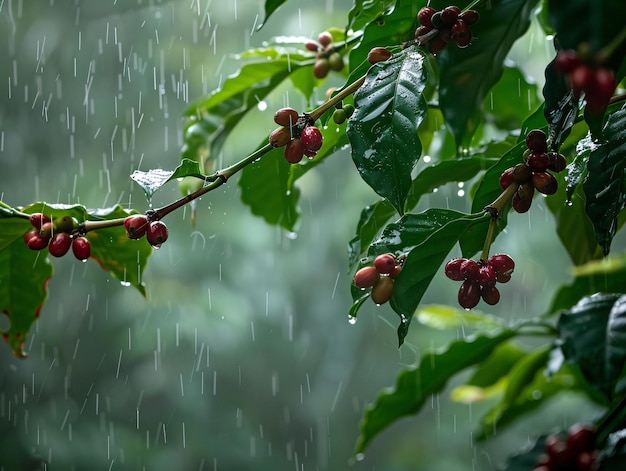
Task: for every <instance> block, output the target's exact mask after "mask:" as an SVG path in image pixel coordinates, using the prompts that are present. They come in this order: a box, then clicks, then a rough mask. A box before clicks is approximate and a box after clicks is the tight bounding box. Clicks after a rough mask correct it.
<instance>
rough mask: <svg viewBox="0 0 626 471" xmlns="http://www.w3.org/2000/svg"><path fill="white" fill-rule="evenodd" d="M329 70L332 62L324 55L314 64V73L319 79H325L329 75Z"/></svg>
mask: <svg viewBox="0 0 626 471" xmlns="http://www.w3.org/2000/svg"><path fill="white" fill-rule="evenodd" d="M328 72H330V63H329V62H328V59H326V58H323V57H322V58H320V59H317V60H316V61H315V64H313V75H315V77H317V78H318V79H323V78H324V77H326V76H327V75H328Z"/></svg>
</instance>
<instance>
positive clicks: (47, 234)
mask: <svg viewBox="0 0 626 471" xmlns="http://www.w3.org/2000/svg"><path fill="white" fill-rule="evenodd" d="M54 233H55V230H54V224H52V223H51V222H44V223H43V224H42V225H41V229H39V235H40V236H41V237H43V238H44V239H46V240H50V238H51V237H52V236H53V235H54Z"/></svg>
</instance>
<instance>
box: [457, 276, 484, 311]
mask: <svg viewBox="0 0 626 471" xmlns="http://www.w3.org/2000/svg"><path fill="white" fill-rule="evenodd" d="M458 301H459V304H460V305H461V307H463V308H465V309H472V308H473V307H476V305H477V304H478V301H480V285H479V284H478V282H477V281H470V280H465V281H464V282H463V283H461V286H460V287H459V294H458Z"/></svg>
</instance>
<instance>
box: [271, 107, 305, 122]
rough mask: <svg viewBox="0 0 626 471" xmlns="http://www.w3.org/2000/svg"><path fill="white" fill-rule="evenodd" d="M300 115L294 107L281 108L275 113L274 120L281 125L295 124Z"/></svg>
mask: <svg viewBox="0 0 626 471" xmlns="http://www.w3.org/2000/svg"><path fill="white" fill-rule="evenodd" d="M298 117H299V115H298V112H297V111H296V110H294V109H293V108H281V109H279V110H278V111H276V113H274V122H275V123H276V124H279V125H281V126H293V125H294V124H296V121H298Z"/></svg>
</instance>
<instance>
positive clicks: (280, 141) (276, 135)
mask: <svg viewBox="0 0 626 471" xmlns="http://www.w3.org/2000/svg"><path fill="white" fill-rule="evenodd" d="M290 140H291V130H290V129H289V127H288V126H287V127H286V126H281V127H279V128H276V129H274V130H273V131H272V132H271V134H270V137H269V142H270V144H271V145H272V147H276V148H278V147H285V146H286V145H287V143H288V142H289V141H290Z"/></svg>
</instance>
